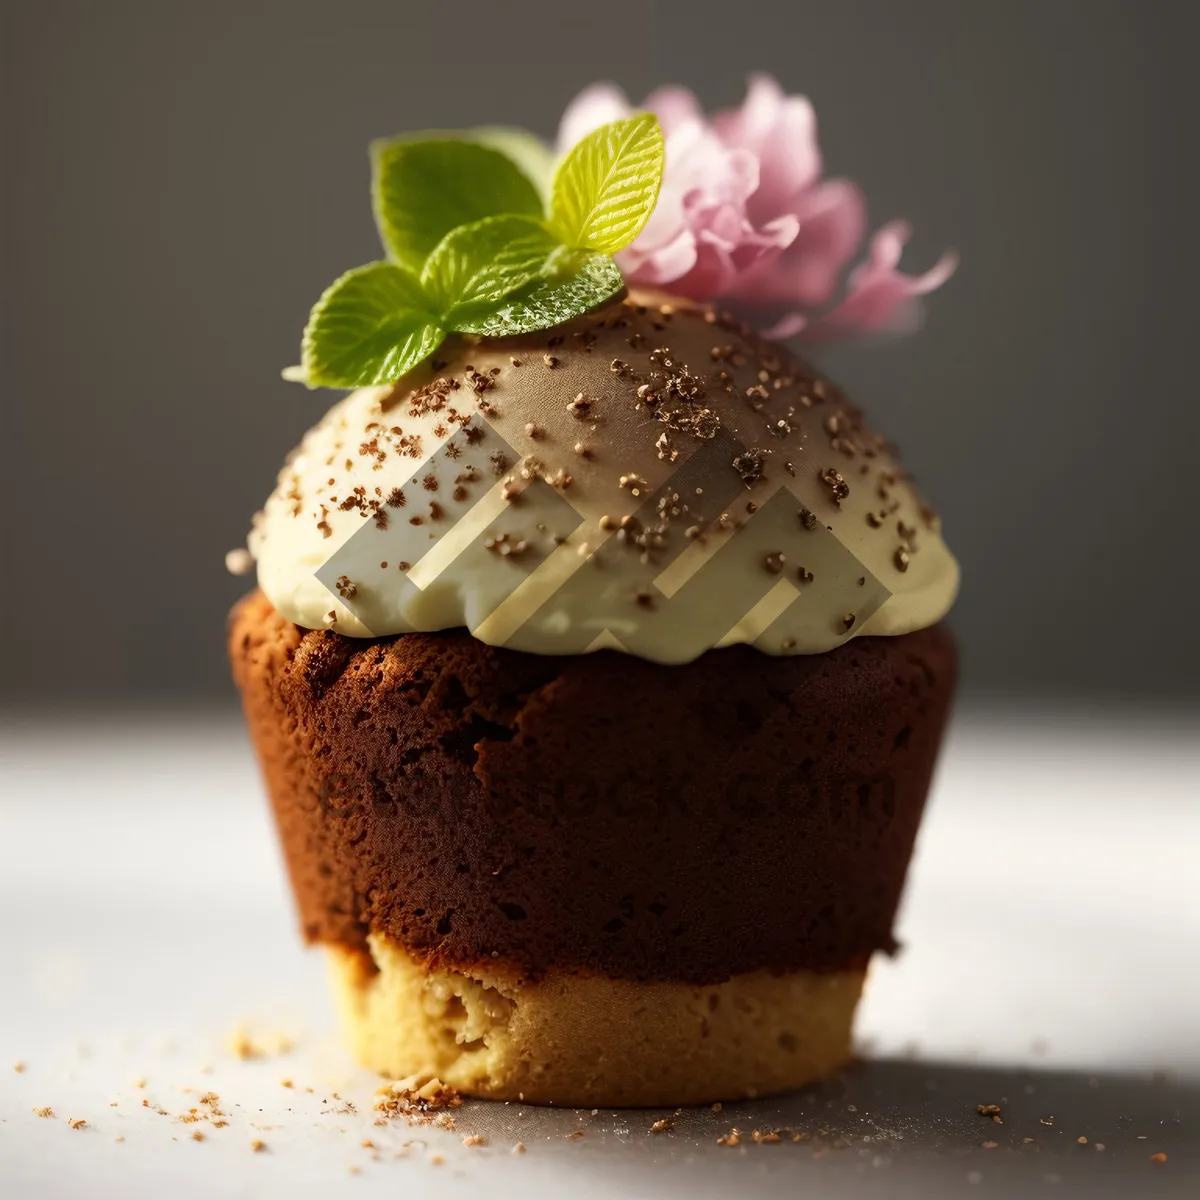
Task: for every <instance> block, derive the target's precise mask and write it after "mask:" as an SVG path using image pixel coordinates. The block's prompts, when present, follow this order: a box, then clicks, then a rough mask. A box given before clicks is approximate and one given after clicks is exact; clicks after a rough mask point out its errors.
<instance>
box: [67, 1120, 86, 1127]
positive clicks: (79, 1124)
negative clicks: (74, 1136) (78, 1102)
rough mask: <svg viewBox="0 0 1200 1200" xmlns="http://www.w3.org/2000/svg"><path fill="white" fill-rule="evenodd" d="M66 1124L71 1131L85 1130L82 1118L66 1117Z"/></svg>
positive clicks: (84, 1122)
mask: <svg viewBox="0 0 1200 1200" xmlns="http://www.w3.org/2000/svg"><path fill="white" fill-rule="evenodd" d="M67 1124H68V1125H70V1127H71V1128H72V1129H86V1128H87V1122H86V1121H85V1120H84V1119H83V1118H82V1117H68V1118H67Z"/></svg>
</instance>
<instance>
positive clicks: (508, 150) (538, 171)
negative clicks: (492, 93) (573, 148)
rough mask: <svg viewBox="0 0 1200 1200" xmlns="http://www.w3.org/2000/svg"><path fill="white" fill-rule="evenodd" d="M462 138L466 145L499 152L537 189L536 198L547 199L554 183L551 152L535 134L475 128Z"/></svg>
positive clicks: (495, 127)
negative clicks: (513, 163) (478, 144)
mask: <svg viewBox="0 0 1200 1200" xmlns="http://www.w3.org/2000/svg"><path fill="white" fill-rule="evenodd" d="M462 136H463V137H464V138H465V139H466V140H467V141H471V142H479V143H480V144H482V145H484V146H490V147H491V148H492V149H493V150H499V151H500V153H501V154H503V155H504V156H505V157H506V158H510V159H512V161H513V162H515V163H516V164H517V166H518V167H520V168H521V172H522V174H524V175H525V176H526V178H527V179H528V180H529V181H530V183H532V184H533V186H534V187H535V188H536V189H537V191H538V195H539V196H541V197H543V199H545V200H548V199H549V198H550V187H551V184H552V182H553V180H554V161H555V157H554V151H553V150H552V149H551V148H550V146H548V145H547V144H546V143H545V142H544V141H542V139H541V138H540V137H538V136H537V134H535V133H530V132H529V130H528V129H517V128H515V127H514V126H510V125H477V126H476V127H475V128H474V129H465V130H463V133H462Z"/></svg>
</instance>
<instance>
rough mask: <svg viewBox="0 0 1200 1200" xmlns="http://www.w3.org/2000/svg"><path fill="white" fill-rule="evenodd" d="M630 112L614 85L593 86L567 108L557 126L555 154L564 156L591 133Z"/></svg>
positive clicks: (594, 84) (624, 99)
mask: <svg viewBox="0 0 1200 1200" xmlns="http://www.w3.org/2000/svg"><path fill="white" fill-rule="evenodd" d="M631 112H633V108H632V106H631V105H630V103H629V99H628V97H626V95H625V93H624V92H623V91H622V90H621V89H620V88H619V87H617V85H616V84H615V83H593V84H592V85H591V86H590V87H586V88H584V89H583V91H582V92H580V93H579V95H578V96H576V97H575V99H574V100H572V101H571V103H570V104H568V105H567V108H566V111H565V112H564V113H563V115H562V120H561V121H560V122H559V123H558V142H557V146H558V152H559V154H565V153H566V152H567V151H568V150H570V149H571V147H572V146H574V145H575V143H576V142H578V141H579V140H580V139H581V138H583V137H586V136H587V135H588V134H589V133H591V132H592V130H593V129H599V128H600V126H601V125H607V124H608V122H609V121H619V120H621V119H622V117H627V116H629V114H630V113H631Z"/></svg>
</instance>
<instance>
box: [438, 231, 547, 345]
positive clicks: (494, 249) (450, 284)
mask: <svg viewBox="0 0 1200 1200" xmlns="http://www.w3.org/2000/svg"><path fill="white" fill-rule="evenodd" d="M557 246H558V241H557V239H556V238H555V237H554V235H553V234H551V233H548V232H547V231H546V229H545V227H544V226H543V225H542V223H541V222H540V221H536V220H534V219H533V218H532V217H485V218H484V219H483V220H482V221H474V222H472V223H471V224H470V225H460V226H459V227H458V228H457V229H453V230H451V231H450V232H449V233H448V234H446V236H445V237H444V238H442V240H441V241H440V242H438V244H437V246H435V247H434V250H433V253H432V254H431V255H430V256H429V258H428V259H427V260H426V262H425V269H424V270H423V271H422V272H421V284H422V286H423V287H424V289H425V293H426V295H427V296H428V297H429V299H430V303H432V304H434V305H435V306H436V308H437V310H438V311H439V312H440V313H441V314H442V317H443V323H444V324H445V326H446V328H447V329H458V328H460V321H461V320H463V319H467V317H468V314H470V313H471V312H474V311H476V310H480V309H482V310H490V309H493V308H495V307H496V305H497V304H498V303H499V301H501V300H503V299H504V297H505V296H508V295H509V294H510V293H512V292H514V291H516V290H517V289H518V288H521V287H524V286H525V285H526V284H528V283H532V282H533V281H534V280H535V279H537V278H538V277H539V276H540V275H541V274H542V271H543V268H544V267H545V265H546V260H547V259H548V257H549V256H550V254H551V253H552V252H553V251H554V250H555V249H556V248H557Z"/></svg>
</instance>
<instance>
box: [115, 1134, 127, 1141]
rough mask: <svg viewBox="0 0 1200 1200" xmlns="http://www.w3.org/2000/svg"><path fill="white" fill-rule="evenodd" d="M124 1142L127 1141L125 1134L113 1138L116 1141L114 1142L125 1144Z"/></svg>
mask: <svg viewBox="0 0 1200 1200" xmlns="http://www.w3.org/2000/svg"><path fill="white" fill-rule="evenodd" d="M124 1140H125V1135H124V1134H121V1136H120V1137H115V1138H113V1141H114V1142H123V1141H124Z"/></svg>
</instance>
